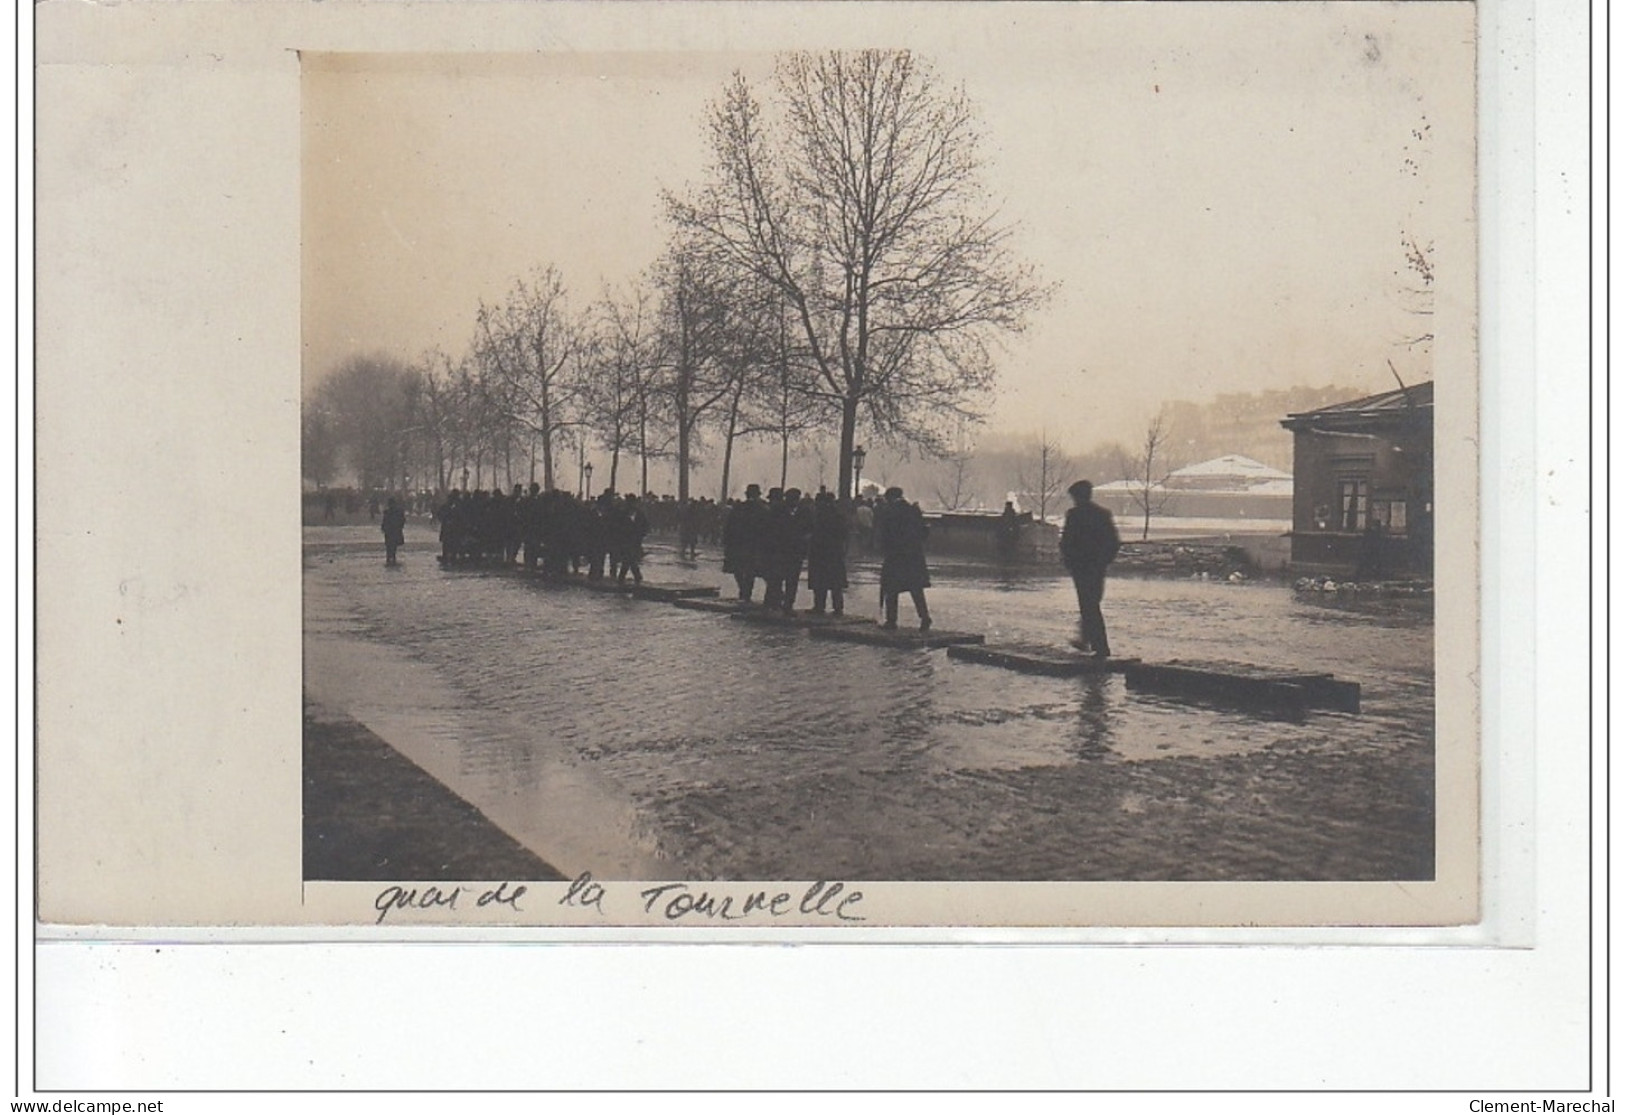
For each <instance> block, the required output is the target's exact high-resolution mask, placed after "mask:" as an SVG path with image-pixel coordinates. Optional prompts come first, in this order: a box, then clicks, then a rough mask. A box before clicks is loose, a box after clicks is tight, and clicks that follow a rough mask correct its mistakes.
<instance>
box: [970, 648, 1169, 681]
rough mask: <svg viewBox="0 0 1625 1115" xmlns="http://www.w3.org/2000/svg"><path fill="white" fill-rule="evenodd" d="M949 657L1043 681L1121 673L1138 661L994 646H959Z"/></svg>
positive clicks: (1069, 649)
mask: <svg viewBox="0 0 1625 1115" xmlns="http://www.w3.org/2000/svg"><path fill="white" fill-rule="evenodd" d="M948 657H949V658H952V659H954V660H955V661H957V662H974V663H976V664H978V665H982V666H998V667H1001V668H1003V669H1006V670H1015V671H1016V672H1018V673H1023V674H1042V675H1044V676H1045V677H1058V678H1069V677H1080V676H1083V675H1087V674H1112V673H1122V672H1123V671H1125V670H1127V669H1128V668H1129V666H1131V665H1134V664H1137V663H1138V662H1139V661H1140V660H1139V659H1138V658H1096V657H1095V656H1094V655H1092V654H1082V653H1079V652H1078V651H1075V650H1072V649H1071V648H1070V647H1053V646H1045V645H1042V644H1038V643H999V644H997V645H994V646H978V645H975V644H968V645H965V644H961V645H955V646H951V647H949V648H948Z"/></svg>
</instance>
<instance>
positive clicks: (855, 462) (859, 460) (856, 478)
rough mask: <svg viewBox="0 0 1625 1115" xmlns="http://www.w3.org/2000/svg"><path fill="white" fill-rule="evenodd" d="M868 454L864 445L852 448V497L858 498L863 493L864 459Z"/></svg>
mask: <svg viewBox="0 0 1625 1115" xmlns="http://www.w3.org/2000/svg"><path fill="white" fill-rule="evenodd" d="M865 456H867V454H866V453H864V451H863V446H861V445H860V446H858V447H857V448H855V449H853V450H852V498H853V499H857V498H858V497H859V496H861V495H862V494H863V459H864V457H865Z"/></svg>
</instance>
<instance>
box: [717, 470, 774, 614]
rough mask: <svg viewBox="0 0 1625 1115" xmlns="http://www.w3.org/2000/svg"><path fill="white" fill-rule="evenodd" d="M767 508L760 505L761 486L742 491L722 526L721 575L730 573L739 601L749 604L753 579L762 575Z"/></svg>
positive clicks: (762, 504) (753, 590) (753, 586)
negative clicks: (741, 500)
mask: <svg viewBox="0 0 1625 1115" xmlns="http://www.w3.org/2000/svg"><path fill="white" fill-rule="evenodd" d="M767 516H768V509H767V504H765V503H763V502H762V486H761V485H760V484H751V485H748V486H747V487H746V488H745V498H744V501H743V502H741V503H737V504H735V505H734V507H733V509H732V510H730V511H729V512H728V519H727V521H726V522H724V523H723V525H722V571H723V572H724V573H732V574H733V576H734V583H735V584H737V585H738V586H739V599H740V600H741V601H744V602H747V603H748V602H749V601H750V598H751V594H752V593H754V592H755V591H756V578H757V577H758V576H761V575H763V574H765V573H766V570H765V569H764V568H763V567H762V564H763V563H762V558H763V555H762V544H763V542H764V541H765V535H766V533H767Z"/></svg>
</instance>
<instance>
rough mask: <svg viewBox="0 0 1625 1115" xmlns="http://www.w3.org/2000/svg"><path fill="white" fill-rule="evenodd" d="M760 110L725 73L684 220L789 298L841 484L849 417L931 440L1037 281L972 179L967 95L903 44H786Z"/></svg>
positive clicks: (981, 374) (679, 216) (1030, 300)
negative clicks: (888, 47) (706, 165)
mask: <svg viewBox="0 0 1625 1115" xmlns="http://www.w3.org/2000/svg"><path fill="white" fill-rule="evenodd" d="M776 84H777V93H778V98H777V115H776V117H775V118H774V119H773V120H772V121H770V120H769V119H768V117H767V115H766V113H765V112H764V109H763V106H762V105H761V104H760V103H759V102H758V101H757V99H756V97H755V95H754V93H753V92H752V90H751V88H750V86H749V85H748V83H747V82H746V80H745V79H744V77H743V76H741V75H737V74H736V75H735V76H734V78H733V80H732V81H731V82H730V84H729V85H728V86H727V87H726V89H725V90H724V92H723V95H722V97H721V99H720V100H719V102H718V103H716V104H715V105H714V106H713V109H712V114H711V147H712V154H713V159H714V164H713V167H712V171H711V174H710V177H709V180H708V181H707V182H706V183H705V184H704V185H703V186H701V187H700V188H699V189H698V190H696V191H695V192H694V193H692V194H691V195H690V196H687V197H678V196H675V195H668V196H667V209H668V213H669V215H670V216H671V218H672V220H673V222H674V223H675V224H676V225H677V227H678V228H679V229H681V230H684V231H686V232H688V233H690V234H692V235H693V236H694V237H695V238H696V239H697V241H698V242H700V243H702V244H704V245H705V246H706V247H707V249H708V250H709V251H711V252H713V253H714V254H716V255H717V256H718V257H719V258H720V259H722V260H724V261H726V262H727V264H728V265H729V266H730V267H733V268H735V269H737V270H739V271H742V272H744V273H747V274H749V275H751V276H754V277H755V278H756V279H758V280H759V281H761V282H764V283H767V284H768V285H770V286H771V287H772V288H773V289H775V290H776V291H777V292H778V293H779V295H780V296H781V297H782V298H783V299H784V301H785V304H786V306H787V308H788V311H789V314H790V317H791V320H792V322H793V325H794V330H795V340H796V345H795V349H796V353H795V360H796V361H797V363H799V364H803V365H804V366H805V368H806V369H807V370H808V372H809V373H810V375H809V377H808V379H807V381H806V382H807V385H808V387H807V389H808V391H809V392H810V393H811V394H812V395H813V397H814V398H815V399H816V400H817V401H818V402H819V403H821V404H822V405H823V406H826V407H828V408H830V409H832V410H833V411H834V412H835V414H837V415H838V417H839V427H840V479H839V484H840V488H839V490H840V491H842V492H843V493H844V492H846V491H849V490H850V488H851V481H852V471H851V470H852V449H853V445H854V440H855V432H856V429H857V425H858V421H859V417H860V414H864V413H865V412H866V413H867V418H868V421H869V422H870V423H871V425H872V426H873V427H874V430H875V431H876V433H877V434H879V435H882V436H887V435H890V436H897V437H899V438H901V439H904V440H907V441H911V442H913V443H915V444H920V445H925V446H940V443H941V431H942V428H943V426H944V425H945V423H950V422H953V421H957V420H958V419H960V418H962V417H964V416H965V415H967V414H970V413H972V411H973V403H974V401H975V400H976V399H977V397H978V396H979V395H980V394H981V393H982V392H983V391H984V390H985V389H986V388H988V387H989V386H990V385H991V384H992V382H993V378H994V371H993V364H992V360H991V345H992V344H993V343H994V342H995V341H996V340H997V339H998V338H999V337H1000V336H1002V335H1004V334H1008V333H1013V332H1019V331H1020V330H1022V329H1023V328H1024V327H1025V325H1026V319H1027V314H1028V313H1029V312H1030V311H1031V310H1032V309H1033V308H1035V307H1036V306H1037V305H1038V304H1039V303H1040V302H1041V301H1042V299H1043V298H1044V296H1045V294H1046V292H1045V291H1044V290H1043V289H1042V288H1041V287H1040V285H1039V284H1038V283H1037V282H1036V280H1035V278H1034V273H1033V271H1032V269H1031V268H1030V267H1029V266H1027V265H1025V264H1022V263H1020V262H1018V261H1017V260H1016V259H1015V258H1014V256H1013V255H1012V253H1011V252H1010V249H1009V229H1008V228H1005V227H1003V226H1000V225H999V224H997V223H996V221H995V217H994V214H993V213H992V211H991V210H990V209H989V208H988V205H987V202H986V199H985V196H984V193H983V191H982V188H981V185H980V181H979V155H978V146H979V137H978V135H977V133H976V129H975V126H974V122H973V117H972V111H971V107H970V104H969V102H968V100H967V99H966V97H965V94H964V92H963V90H962V89H943V88H942V87H941V86H940V84H939V82H938V81H937V78H936V76H935V74H934V73H933V71H932V69H931V67H930V66H929V65H927V64H926V63H925V62H923V61H921V60H920V59H918V58H917V57H915V56H914V55H912V54H910V53H908V52H906V51H877V50H871V51H862V52H858V53H847V52H833V53H828V54H810V53H796V54H790V55H786V56H784V57H783V58H782V59H781V60H780V62H779V66H778V70H777V83H776Z"/></svg>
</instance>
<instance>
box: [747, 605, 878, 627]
mask: <svg viewBox="0 0 1625 1115" xmlns="http://www.w3.org/2000/svg"><path fill="white" fill-rule="evenodd" d="M734 619H739V620H744V621H745V622H746V623H759V624H762V625H763V626H766V627H864V626H869V627H873V626H874V621H873V620H868V619H864V618H863V617H862V616H837V615H829V614H824V615H819V614H817V613H815V612H795V613H793V614H791V615H788V616H787V615H785V614H784V613H783V612H774V611H769V610H767V609H766V608H742V609H740V610H738V611H735V612H734Z"/></svg>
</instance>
